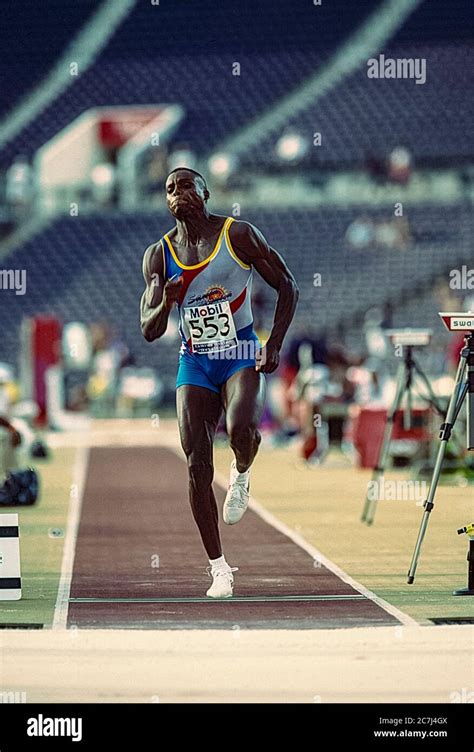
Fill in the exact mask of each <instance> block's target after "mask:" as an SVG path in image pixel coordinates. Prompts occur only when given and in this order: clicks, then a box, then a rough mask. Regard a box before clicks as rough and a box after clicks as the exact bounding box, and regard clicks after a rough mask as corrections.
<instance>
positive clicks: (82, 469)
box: [52, 447, 90, 629]
mask: <svg viewBox="0 0 474 752" xmlns="http://www.w3.org/2000/svg"><path fill="white" fill-rule="evenodd" d="M89 452H90V450H89V447H78V449H77V453H76V460H75V463H74V469H73V474H72V484H73V487H74V493H72V488H71V493H70V497H69V509H68V519H67V527H66V537H65V540H64V549H63V560H62V564H61V579H60V581H59V587H58V595H57V598H56V605H55V607H54V618H53V625H52V628H53V629H66V626H67V614H68V608H69V595H70V592H71V580H72V572H73V567H74V556H75V553H76V541H77V533H78V530H79V522H80V519H81V508H82V499H83V496H84V486H85V482H86V477H87V468H88V466H89Z"/></svg>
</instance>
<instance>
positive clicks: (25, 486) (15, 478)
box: [0, 468, 39, 507]
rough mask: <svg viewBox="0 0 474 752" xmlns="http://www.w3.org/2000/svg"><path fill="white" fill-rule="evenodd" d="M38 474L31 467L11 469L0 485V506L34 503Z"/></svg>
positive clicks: (36, 496)
mask: <svg viewBox="0 0 474 752" xmlns="http://www.w3.org/2000/svg"><path fill="white" fill-rule="evenodd" d="M38 486H39V483H38V475H37V474H36V472H35V471H34V470H33V469H32V468H28V469H27V470H12V471H11V472H10V473H8V475H7V477H6V480H5V482H4V484H3V485H2V486H0V506H4V507H10V506H11V507H16V506H28V505H31V504H34V503H35V501H36V499H37V498H38Z"/></svg>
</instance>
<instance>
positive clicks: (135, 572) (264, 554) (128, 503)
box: [67, 447, 400, 629]
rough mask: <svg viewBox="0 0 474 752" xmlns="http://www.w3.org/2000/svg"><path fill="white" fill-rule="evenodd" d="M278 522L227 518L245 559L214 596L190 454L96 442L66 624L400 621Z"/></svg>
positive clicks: (231, 543) (229, 550)
mask: <svg viewBox="0 0 474 752" xmlns="http://www.w3.org/2000/svg"><path fill="white" fill-rule="evenodd" d="M215 490H216V496H217V498H218V503H219V506H220V508H221V507H222V502H223V499H224V495H225V491H224V489H223V488H222V487H219V486H218V485H217V484H215ZM269 492H270V493H271V488H269ZM270 522H271V521H270ZM270 522H269V521H267V520H266V519H263V518H262V517H261V516H260V515H259V514H257V513H256V512H255V511H252V510H251V509H249V510H248V511H247V513H246V515H245V517H244V518H243V519H242V521H241V522H240V523H239V524H238V525H235V526H233V527H227V526H226V525H222V527H221V529H222V535H223V543H224V549H225V553H226V558H227V561H228V562H229V563H230V564H231V565H232V566H238V567H239V571H238V572H237V573H236V577H235V589H234V598H232V599H227V600H221V601H216V600H212V599H209V598H206V597H205V591H206V590H207V588H208V587H209V584H210V582H211V580H210V579H209V578H208V577H207V576H206V574H205V568H206V563H207V560H206V557H205V554H204V552H203V549H202V547H201V543H200V539H199V534H198V530H197V527H196V526H195V523H194V520H193V518H192V515H191V510H190V507H189V505H188V500H187V471H186V465H185V462H184V460H182V459H180V457H178V456H177V454H176V453H175V452H173V451H172V450H171V449H168V448H164V447H163V448H156V447H133V448H129V447H127V448H122V447H110V448H108V447H107V448H104V447H99V448H93V449H91V451H90V459H89V466H88V473H87V478H86V481H85V486H84V494H83V503H82V510H81V515H80V522H79V527H78V530H77V540H76V549H75V558H74V567H73V572H72V581H71V584H70V592H69V602H68V614H67V625H68V626H69V627H72V626H76V627H79V628H81V627H82V628H104V627H105V628H131V629H160V628H161V629H190V628H194V629H196V628H199V629H216V628H226V629H229V628H234V629H239V628H243V629H245V628H266V629H268V628H284V629H292V628H295V629H315V628H325V629H327V628H337V627H339V628H340V627H363V626H376V625H384V626H386V625H396V624H399V623H400V621H399V619H398V618H397V615H396V614H393V613H389V611H387V610H386V608H385V607H384V604H383V603H379V602H377V601H375V600H373V599H372V595H371V594H370V593H367V592H365V593H364V592H363V591H362V592H361V591H359V590H357V589H356V588H355V587H353V586H352V584H351V583H350V582H345V581H344V579H342V578H341V577H340V576H339V575H338V573H337V572H334V571H331V570H330V569H328V568H327V566H326V565H325V564H324V563H322V562H321V561H320V560H317V559H316V560H315V558H314V557H313V556H311V555H310V553H308V551H305V550H304V549H303V548H301V547H300V546H299V545H297V543H296V542H295V541H294V540H292V539H291V538H290V537H288V535H285V534H284V532H282V531H281V530H279V529H277V528H276V527H274V526H273V525H272V524H270Z"/></svg>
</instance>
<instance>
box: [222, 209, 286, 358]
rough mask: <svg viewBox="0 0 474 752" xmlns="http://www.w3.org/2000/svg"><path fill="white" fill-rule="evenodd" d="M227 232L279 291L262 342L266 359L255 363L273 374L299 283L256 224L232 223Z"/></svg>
mask: <svg viewBox="0 0 474 752" xmlns="http://www.w3.org/2000/svg"><path fill="white" fill-rule="evenodd" d="M229 235H230V239H231V242H232V246H233V248H234V251H235V252H236V254H237V255H238V257H239V258H240V260H241V261H243V262H244V264H249V265H250V266H253V267H254V268H255V269H256V270H257V272H258V273H259V274H260V276H261V277H262V279H263V280H264V281H265V282H266V283H267V284H268V285H270V287H273V289H274V290H276V291H277V293H278V297H277V303H276V308H275V314H274V317H273V326H272V331H271V333H270V336H269V338H268V341H267V343H266V345H265V351H266V352H265V358H264V359H263V362H262V364H261V365H260V366H257V370H260V371H261V372H262V373H272V372H273V371H275V369H276V368H277V367H278V363H279V361H280V349H281V346H282V344H283V339H284V337H285V334H286V332H287V331H288V327H289V326H290V324H291V320H292V318H293V315H294V313H295V309H296V303H297V302H298V297H299V290H298V286H297V284H296V281H295V278H294V277H293V275H292V273H291V272H290V270H289V269H288V267H287V265H286V263H285V261H284V260H283V258H282V257H281V256H280V254H279V253H278V252H277V251H275V249H274V248H271V247H270V246H269V245H268V243H267V241H266V239H265V237H264V236H263V235H262V233H261V232H260V230H259V229H258V228H257V227H254V226H253V225H251V224H250V223H249V222H242V221H236V222H232V224H231V225H230V227H229Z"/></svg>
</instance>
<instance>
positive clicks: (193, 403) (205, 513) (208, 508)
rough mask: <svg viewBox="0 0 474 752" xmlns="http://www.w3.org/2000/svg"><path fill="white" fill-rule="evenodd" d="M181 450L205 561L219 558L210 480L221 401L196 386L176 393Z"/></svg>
mask: <svg viewBox="0 0 474 752" xmlns="http://www.w3.org/2000/svg"><path fill="white" fill-rule="evenodd" d="M176 404H177V409H178V424H179V433H180V437H181V446H182V447H183V450H184V453H185V455H186V458H187V461H188V474H189V501H190V502H191V509H192V512H193V515H194V519H195V520H196V523H197V526H198V528H199V532H200V533H201V538H202V542H203V544H204V548H205V549H206V552H207V555H208V557H209V559H217V558H218V557H219V556H221V555H222V548H221V541H220V536H219V527H218V515H217V504H216V497H215V496H214V491H213V490H212V479H213V476H214V467H213V461H212V455H213V439H214V434H215V432H216V428H217V424H218V423H219V418H220V415H221V412H222V403H221V397H220V395H219V394H216V393H215V392H212V391H211V390H210V389H205V388H204V387H200V386H192V385H184V386H180V387H178V389H177V393H176Z"/></svg>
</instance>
